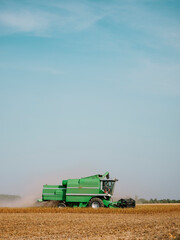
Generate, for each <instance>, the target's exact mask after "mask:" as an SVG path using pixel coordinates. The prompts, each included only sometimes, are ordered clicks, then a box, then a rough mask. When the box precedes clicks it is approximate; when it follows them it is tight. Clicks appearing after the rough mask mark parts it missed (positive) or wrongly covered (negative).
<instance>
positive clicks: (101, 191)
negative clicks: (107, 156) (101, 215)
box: [38, 172, 136, 208]
mask: <svg viewBox="0 0 180 240" xmlns="http://www.w3.org/2000/svg"><path fill="white" fill-rule="evenodd" d="M116 181H118V179H110V178H109V172H106V173H105V174H104V175H93V176H89V177H84V178H80V179H68V180H63V181H62V185H44V186H43V192H42V199H39V200H38V201H39V202H49V201H51V202H53V203H55V204H56V205H57V206H58V207H92V208H99V207H108V208H127V207H133V208H134V207H135V205H136V203H135V201H134V200H133V199H132V198H129V199H120V200H119V201H116V202H112V201H111V198H112V195H113V191H114V185H115V182H116Z"/></svg>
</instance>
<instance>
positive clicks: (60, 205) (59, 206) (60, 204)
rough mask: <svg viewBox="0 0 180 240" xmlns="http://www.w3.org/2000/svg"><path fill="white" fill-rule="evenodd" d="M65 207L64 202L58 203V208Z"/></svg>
mask: <svg viewBox="0 0 180 240" xmlns="http://www.w3.org/2000/svg"><path fill="white" fill-rule="evenodd" d="M65 207H66V204H65V203H63V202H60V203H59V205H58V208H65Z"/></svg>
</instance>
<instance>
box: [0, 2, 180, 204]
mask: <svg viewBox="0 0 180 240" xmlns="http://www.w3.org/2000/svg"><path fill="white" fill-rule="evenodd" d="M179 12H180V1H179V0H171V1H170V0H156V1H155V0H151V1H150V0H112V1H107V0H76V1H73V0H66V1H63V0H52V1H48V0H23V1H21V0H19V1H17V0H14V1H11V0H0V116H1V117H0V166H1V168H0V193H1V194H19V195H21V196H22V195H27V194H33V193H35V192H36V194H37V195H38V194H39V196H41V191H42V185H43V184H61V181H62V179H67V178H76V177H77V178H79V177H84V176H89V175H93V174H98V173H99V174H103V173H104V172H106V171H109V172H110V176H111V177H112V178H118V179H119V181H118V183H117V186H116V189H115V192H116V194H117V195H119V196H121V197H124V196H131V197H135V195H137V196H138V197H139V198H140V197H143V198H147V199H150V198H158V199H161V198H171V199H180V188H179V183H180V174H179V172H180V147H179V146H180V14H179Z"/></svg>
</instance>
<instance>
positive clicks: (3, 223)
mask: <svg viewBox="0 0 180 240" xmlns="http://www.w3.org/2000/svg"><path fill="white" fill-rule="evenodd" d="M2 239H3V240H4V239H7V240H8V239H18V240H23V239H30V240H31V239H36V240H40V239H47V240H49V239H69V240H70V239H71V240H72V239H85V240H86V239H87V240H89V239H92V240H95V239H105V240H110V239H115V240H120V239H176V240H180V205H142V206H137V207H136V208H135V209H104V208H103V209H79V208H75V209H72V208H66V209H58V208H0V240H2Z"/></svg>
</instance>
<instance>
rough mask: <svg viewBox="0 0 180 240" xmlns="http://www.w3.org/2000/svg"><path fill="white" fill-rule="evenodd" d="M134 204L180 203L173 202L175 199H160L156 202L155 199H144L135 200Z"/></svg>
mask: <svg viewBox="0 0 180 240" xmlns="http://www.w3.org/2000/svg"><path fill="white" fill-rule="evenodd" d="M136 203H180V200H175V199H169V198H167V199H160V200H158V199H157V198H154V199H152V198H151V199H150V200H147V199H144V198H138V199H136Z"/></svg>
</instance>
